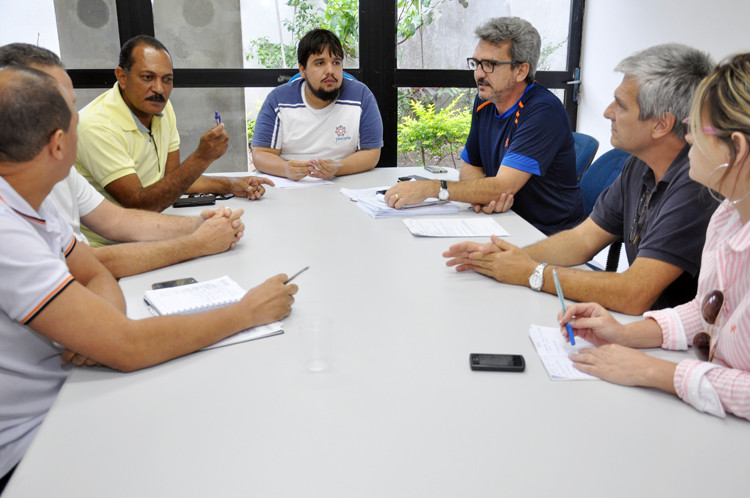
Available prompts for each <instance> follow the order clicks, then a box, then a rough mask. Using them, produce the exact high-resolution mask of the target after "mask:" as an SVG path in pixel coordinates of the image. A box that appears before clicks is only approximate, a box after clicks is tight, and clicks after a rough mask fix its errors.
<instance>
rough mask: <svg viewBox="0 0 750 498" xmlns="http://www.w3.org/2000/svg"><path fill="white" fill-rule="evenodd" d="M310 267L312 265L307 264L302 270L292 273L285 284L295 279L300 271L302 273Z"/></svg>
mask: <svg viewBox="0 0 750 498" xmlns="http://www.w3.org/2000/svg"><path fill="white" fill-rule="evenodd" d="M308 268H310V267H309V266H305V267H304V268H302V269H301V270H300V271H298V272H297V273H295V274H294V275H292V276H291V277H289V278H288V279H287V280H286V282H284V285H286V284H288V283H289V282H291V281H292V280H294V279H295V278H297V275H299V274H300V273H302V272H303V271H305V270H307V269H308Z"/></svg>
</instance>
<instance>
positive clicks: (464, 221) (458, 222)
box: [404, 216, 509, 237]
mask: <svg viewBox="0 0 750 498" xmlns="http://www.w3.org/2000/svg"><path fill="white" fill-rule="evenodd" d="M404 225H406V228H408V229H409V231H410V232H411V233H412V234H413V235H416V236H418V237H489V236H490V235H497V236H499V237H507V236H508V235H509V234H508V232H507V231H505V229H504V228H503V227H501V226H500V225H498V224H497V222H496V221H495V220H493V219H492V218H487V217H486V216H483V217H478V218H445V219H429V220H426V219H424V218H422V219H412V218H407V219H405V220H404Z"/></svg>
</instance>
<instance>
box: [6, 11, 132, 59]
mask: <svg viewBox="0 0 750 498" xmlns="http://www.w3.org/2000/svg"><path fill="white" fill-rule="evenodd" d="M2 13H3V15H2V16H0V44H2V45H5V44H6V43H12V42H24V43H31V44H33V45H37V44H38V45H39V46H42V47H44V48H47V49H49V50H52V51H53V52H55V53H56V54H59V55H60V58H62V60H63V62H64V63H65V66H66V67H68V68H71V69H95V68H102V67H111V68H114V67H115V65H116V64H117V54H118V53H119V51H120V41H119V36H118V28H117V9H116V8H115V0H27V1H24V2H3V7H2Z"/></svg>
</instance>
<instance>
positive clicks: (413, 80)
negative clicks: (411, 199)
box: [68, 0, 585, 166]
mask: <svg viewBox="0 0 750 498" xmlns="http://www.w3.org/2000/svg"><path fill="white" fill-rule="evenodd" d="M396 3H397V2H396V0H393V1H392V2H383V1H382V0H360V2H359V19H360V23H359V28H360V29H359V31H360V34H359V49H360V57H359V65H360V67H359V68H358V69H348V68H347V72H348V73H350V74H352V76H354V77H355V78H357V79H358V80H360V81H362V82H363V83H364V84H366V85H367V86H368V87H369V88H370V90H371V91H372V93H373V94H374V96H375V100H376V101H377V102H378V106H379V108H380V114H381V116H382V118H383V140H384V146H383V149H382V151H381V154H380V161H379V163H378V166H396V162H397V157H398V138H397V130H398V109H397V97H398V88H403V87H456V88H474V87H475V86H476V85H475V82H474V78H473V76H472V73H471V71H469V70H452V69H398V68H397V64H396V20H397V9H396ZM116 6H117V24H118V29H119V36H120V45H122V44H123V43H125V41H127V40H129V39H130V38H132V37H133V36H136V35H139V34H147V35H151V36H154V15H153V11H152V7H151V0H127V1H126V0H116ZM584 7H585V0H571V2H570V21H569V23H568V54H567V64H566V70H565V71H538V72H537V73H536V80H537V81H539V83H541V84H542V85H544V86H546V87H547V88H550V89H564V90H565V96H564V99H563V104H564V106H565V109H566V111H567V113H568V117H569V118H570V124H571V126H572V128H573V130H575V129H576V124H577V116H578V98H577V91H578V85H577V84H569V82H571V81H574V80H578V79H580V78H579V77H578V75H579V74H580V71H579V68H580V60H581V41H582V38H583V12H584ZM388 39H391V40H393V43H392V44H385V43H383V40H388ZM387 61H393V62H392V64H388V63H387ZM68 73H69V74H70V77H71V79H72V80H73V85H74V87H76V88H110V87H112V86H113V85H114V84H115V81H116V78H115V75H114V68H104V69H70V70H68ZM174 73H175V87H176V88H208V87H214V88H216V87H221V88H227V87H228V88H232V87H242V88H244V87H275V86H278V85H280V84H282V83H284V82H285V81H287V80H288V79H289V78H290V77H291V76H293V75H294V74H296V73H297V70H296V69H242V68H238V69H175V71H174Z"/></svg>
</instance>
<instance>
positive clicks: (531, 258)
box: [443, 44, 716, 314]
mask: <svg viewBox="0 0 750 498" xmlns="http://www.w3.org/2000/svg"><path fill="white" fill-rule="evenodd" d="M712 67H713V64H712V63H711V61H710V59H709V58H708V56H707V55H706V54H703V53H702V52H699V51H697V50H695V49H692V48H690V47H686V46H684V45H678V44H665V45H657V46H655V47H652V48H649V49H646V50H643V51H640V52H637V53H635V54H633V55H631V56H630V57H627V58H626V59H624V60H623V61H622V62H620V64H618V65H617V67H616V68H615V69H616V70H617V71H620V72H622V73H624V77H623V80H622V83H621V84H620V86H619V87H617V89H616V90H615V98H614V101H613V102H612V103H611V104H610V105H609V107H607V109H606V110H605V112H604V116H605V117H606V118H607V119H609V120H610V121H612V136H611V143H612V145H613V146H614V147H616V148H618V149H622V150H624V151H626V152H629V153H631V154H632V156H631V157H630V158H629V159H628V160H627V162H626V163H625V166H624V168H623V172H622V174H621V175H620V176H619V177H618V178H617V179H616V180H615V182H614V183H613V184H612V185H611V186H610V187H609V188H608V189H607V190H605V191H604V192H603V193H602V195H601V196H600V197H599V200H598V201H597V203H596V205H595V206H594V211H593V212H592V213H591V216H590V217H589V218H587V219H586V220H584V221H583V222H582V223H581V224H580V225H578V226H577V227H575V228H573V229H570V230H566V231H563V232H560V233H558V234H556V235H554V236H552V237H550V238H548V239H545V240H542V241H540V242H538V243H536V244H534V245H531V246H528V247H526V248H523V249H520V248H518V247H516V246H513V245H512V244H509V243H507V242H505V241H503V240H501V239H498V238H494V237H493V240H492V242H490V243H487V244H477V243H474V242H462V243H459V244H456V245H454V246H451V248H450V249H449V250H448V251H446V252H445V253H444V254H443V255H444V256H445V257H447V258H450V260H449V261H448V262H447V265H448V266H456V269H457V270H458V271H465V270H475V271H477V272H479V273H482V274H484V275H488V276H491V277H493V278H495V279H497V280H499V281H500V282H505V283H511V284H516V285H528V286H529V287H531V288H532V289H534V290H537V291H539V290H543V291H545V292H549V293H551V294H554V293H555V285H554V282H553V279H552V271H551V270H552V267H553V265H554V266H555V267H556V269H557V273H558V275H559V277H560V282H561V284H562V287H563V289H564V291H565V297H567V298H569V299H572V300H575V301H590V300H596V301H597V302H599V303H601V304H602V305H603V306H605V307H607V308H609V309H612V310H615V311H621V312H624V313H630V314H638V313H642V312H643V311H646V310H648V309H649V308H651V309H658V308H664V307H668V306H674V305H677V304H680V303H683V302H686V301H688V300H689V299H692V298H693V297H695V291H696V284H697V277H698V271H699V269H700V258H701V251H702V249H703V243H704V240H705V236H706V227H707V225H708V221H709V219H710V217H711V214H712V213H713V211H714V209H715V208H716V203H715V202H714V201H713V200H712V199H711V197H710V196H709V195H708V194H707V193H706V192H704V191H702V187H701V186H700V185H699V184H697V183H695V182H693V181H692V180H690V178H689V177H688V171H689V169H690V166H689V163H688V157H687V152H688V150H689V146H688V145H687V144H686V142H685V136H684V132H683V129H682V121H683V120H684V119H685V118H687V116H688V113H689V110H690V104H691V101H692V98H693V94H694V92H695V89H696V87H697V86H698V83H700V81H701V80H702V79H703V78H704V77H705V76H707V75H708V74H709V73H710V72H711V69H712ZM618 239H622V240H623V242H624V245H625V250H626V253H627V257H628V261H629V263H630V267H629V268H628V269H627V270H626V271H624V272H622V273H613V272H591V271H585V270H577V269H573V268H568V267H570V266H575V265H580V264H583V263H585V262H586V261H589V260H590V259H591V258H592V257H594V256H595V255H596V254H597V253H598V252H599V251H601V250H602V249H604V248H605V247H607V246H608V245H609V244H611V243H612V242H614V241H616V240H618Z"/></svg>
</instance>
